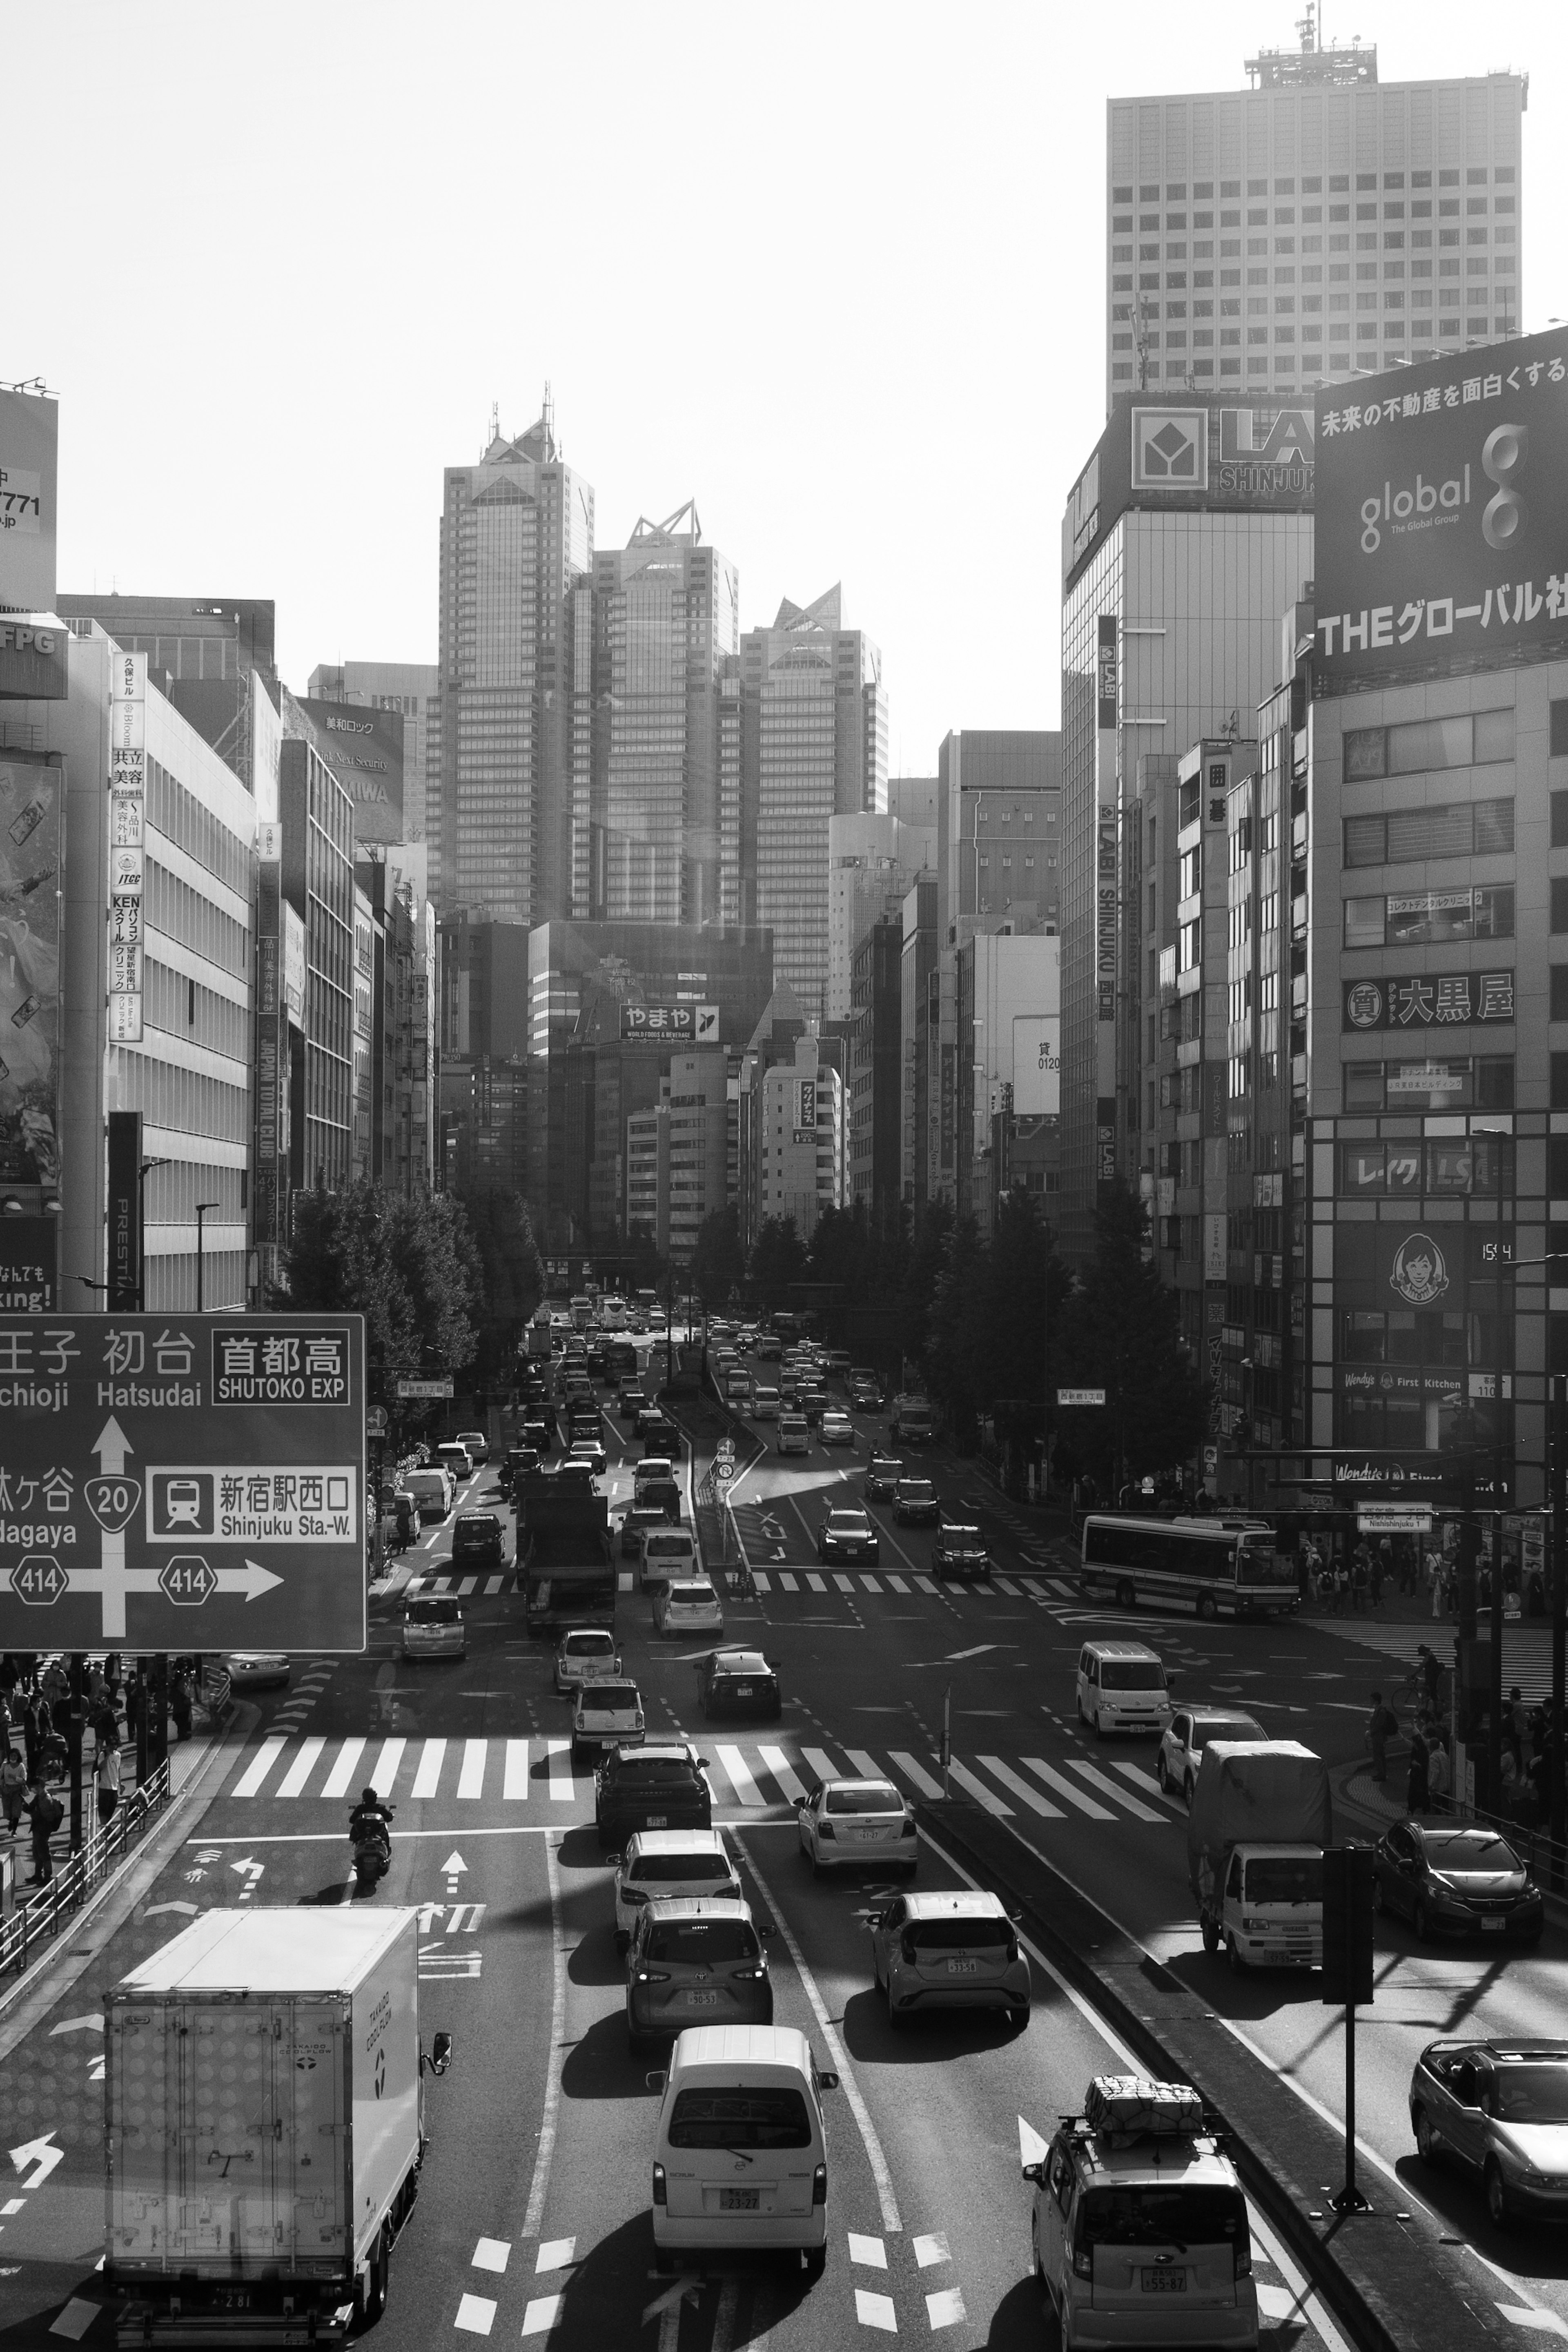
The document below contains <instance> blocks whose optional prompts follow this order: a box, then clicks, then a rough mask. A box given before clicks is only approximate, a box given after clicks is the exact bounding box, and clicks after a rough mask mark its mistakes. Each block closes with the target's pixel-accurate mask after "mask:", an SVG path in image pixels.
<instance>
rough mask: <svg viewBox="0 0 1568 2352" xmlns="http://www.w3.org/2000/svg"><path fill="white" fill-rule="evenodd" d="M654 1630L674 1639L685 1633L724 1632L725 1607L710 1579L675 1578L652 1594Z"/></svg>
mask: <svg viewBox="0 0 1568 2352" xmlns="http://www.w3.org/2000/svg"><path fill="white" fill-rule="evenodd" d="M653 1631H654V1633H663V1634H667V1635H668V1636H669V1637H670V1639H671V1640H672V1641H673V1640H674V1639H676V1638H677V1637H678V1636H680V1635H682V1634H691V1633H723V1631H724V1608H723V1604H722V1603H721V1601H720V1600H719V1597H718V1594H717V1593H716V1591H715V1590H714V1587H713V1585H712V1583H711V1582H710V1580H708V1578H706V1576H690V1577H682V1578H679V1579H674V1578H672V1580H671V1581H670V1582H669V1583H668V1584H666V1585H663V1586H661V1588H660V1589H659V1591H656V1592H655V1593H654V1595H653Z"/></svg>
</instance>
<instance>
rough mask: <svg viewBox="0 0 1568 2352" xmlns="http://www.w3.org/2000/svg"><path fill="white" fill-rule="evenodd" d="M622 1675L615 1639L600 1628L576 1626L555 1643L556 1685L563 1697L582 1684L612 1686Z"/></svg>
mask: <svg viewBox="0 0 1568 2352" xmlns="http://www.w3.org/2000/svg"><path fill="white" fill-rule="evenodd" d="M620 1672H621V1654H620V1652H619V1651H618V1650H617V1649H616V1647H615V1636H614V1634H613V1633H605V1632H604V1631H602V1629H601V1627H599V1626H597V1625H573V1626H571V1627H570V1628H569V1630H568V1631H567V1632H566V1633H563V1634H562V1635H561V1637H560V1640H559V1642H558V1643H557V1644H556V1653H555V1686H556V1688H557V1690H558V1691H560V1692H562V1693H563V1694H570V1693H571V1692H572V1691H574V1690H577V1689H579V1688H580V1685H582V1684H583V1683H612V1682H614V1681H615V1680H616V1679H617V1677H618V1676H619V1675H620Z"/></svg>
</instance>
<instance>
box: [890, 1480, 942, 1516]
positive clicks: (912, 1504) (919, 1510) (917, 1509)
mask: <svg viewBox="0 0 1568 2352" xmlns="http://www.w3.org/2000/svg"><path fill="white" fill-rule="evenodd" d="M893 1516H894V1518H895V1519H896V1520H897V1522H898V1524H899V1526H900V1527H904V1528H918V1527H933V1528H934V1527H936V1525H937V1523H938V1522H939V1520H940V1519H941V1517H942V1506H941V1504H940V1503H939V1502H938V1501H937V1499H936V1487H935V1486H933V1485H932V1484H931V1481H930V1479H929V1478H900V1479H899V1481H898V1483H897V1484H896V1486H894V1490H893Z"/></svg>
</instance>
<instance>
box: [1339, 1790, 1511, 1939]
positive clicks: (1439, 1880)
mask: <svg viewBox="0 0 1568 2352" xmlns="http://www.w3.org/2000/svg"><path fill="white" fill-rule="evenodd" d="M1373 1870H1374V1874H1375V1875H1374V1879H1373V1897H1374V1900H1375V1903H1376V1904H1377V1906H1378V1907H1379V1909H1380V1910H1384V1911H1394V1912H1397V1913H1399V1914H1400V1916H1402V1917H1404V1918H1406V1919H1408V1920H1410V1921H1411V1922H1412V1924H1413V1925H1414V1927H1415V1929H1416V1934H1417V1935H1418V1936H1419V1937H1421V1939H1422V1941H1423V1942H1425V1941H1426V1940H1427V1938H1428V1937H1435V1936H1481V1937H1488V1936H1490V1937H1496V1939H1497V1940H1498V1942H1500V1943H1513V1944H1534V1943H1538V1942H1539V1941H1540V1938H1541V1931H1542V1927H1544V1926H1545V1923H1546V1906H1545V1905H1544V1904H1543V1902H1542V1895H1541V1889H1540V1888H1539V1887H1538V1886H1537V1885H1536V1884H1535V1882H1534V1880H1533V1879H1532V1878H1531V1875H1530V1873H1529V1872H1528V1871H1527V1870H1526V1868H1525V1866H1524V1864H1523V1863H1522V1862H1521V1860H1520V1858H1519V1856H1518V1855H1517V1854H1516V1853H1515V1852H1514V1850H1513V1848H1512V1847H1511V1845H1510V1844H1509V1843H1508V1840H1507V1839H1506V1838H1504V1837H1500V1836H1499V1835H1498V1833H1497V1832H1496V1831H1495V1830H1488V1829H1458V1828H1454V1829H1448V1828H1437V1827H1433V1826H1429V1825H1428V1824H1427V1823H1426V1822H1416V1821H1405V1822H1396V1823H1395V1825H1394V1827H1393V1828H1392V1829H1391V1830H1389V1831H1388V1832H1386V1834H1385V1836H1384V1837H1383V1838H1381V1839H1380V1840H1379V1842H1378V1844H1377V1847H1376V1849H1375V1853H1374V1855H1373Z"/></svg>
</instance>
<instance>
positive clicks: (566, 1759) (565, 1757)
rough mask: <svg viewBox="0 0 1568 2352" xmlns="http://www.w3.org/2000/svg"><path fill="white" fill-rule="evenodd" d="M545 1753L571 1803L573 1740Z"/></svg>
mask: <svg viewBox="0 0 1568 2352" xmlns="http://www.w3.org/2000/svg"><path fill="white" fill-rule="evenodd" d="M545 1753H546V1755H547V1756H548V1757H549V1792H550V1795H551V1796H552V1797H553V1798H554V1800H555V1801H556V1803H557V1804H558V1805H570V1804H571V1803H572V1802H573V1801H574V1796H575V1791H574V1790H573V1788H572V1780H571V1742H570V1739H547V1740H546V1741H545ZM525 2234H527V2233H526V2232H525Z"/></svg>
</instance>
